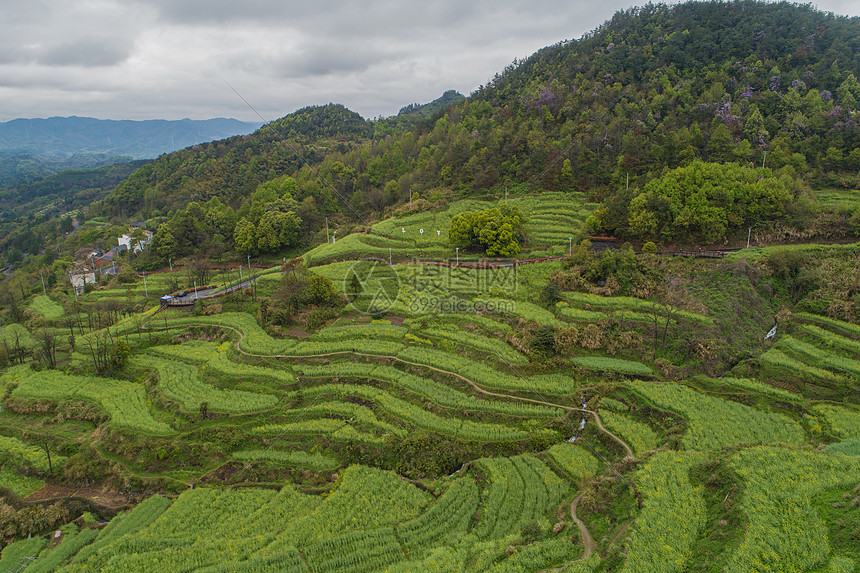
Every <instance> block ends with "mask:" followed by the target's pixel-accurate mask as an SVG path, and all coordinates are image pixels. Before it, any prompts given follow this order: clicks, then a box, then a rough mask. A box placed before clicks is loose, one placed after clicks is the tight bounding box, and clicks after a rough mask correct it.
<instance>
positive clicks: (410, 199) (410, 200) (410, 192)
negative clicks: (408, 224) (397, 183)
mask: <svg viewBox="0 0 860 573" xmlns="http://www.w3.org/2000/svg"><path fill="white" fill-rule="evenodd" d="M409 210H410V211H411V210H412V187H410V188H409Z"/></svg>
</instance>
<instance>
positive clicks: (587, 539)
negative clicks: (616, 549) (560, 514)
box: [570, 494, 597, 560]
mask: <svg viewBox="0 0 860 573" xmlns="http://www.w3.org/2000/svg"><path fill="white" fill-rule="evenodd" d="M582 495H583V494H579V495H578V496H576V499H574V500H573V501H572V502H571V504H570V518H571V519H572V520H573V522H574V523H575V524H576V525H577V527H579V534H580V535H581V536H582V545H583V546H585V549H584V550H583V551H582V558H581V560H585V559H588V558H589V557H591V554H592V553H594V551H595V550H596V549H597V546H596V545H595V544H594V539H593V538H592V537H591V533H589V532H588V528H587V527H585V524H584V523H583V522H582V520H581V519H579V518H578V517H576V506H577V504H579V500H580V499H582Z"/></svg>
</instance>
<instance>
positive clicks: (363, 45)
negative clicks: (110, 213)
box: [0, 0, 858, 121]
mask: <svg viewBox="0 0 860 573" xmlns="http://www.w3.org/2000/svg"><path fill="white" fill-rule="evenodd" d="M638 3H639V4H641V3H642V2H638ZM12 4H14V5H13V6H9V7H6V6H4V18H3V20H2V22H0V114H2V115H0V121H5V120H9V119H12V118H14V117H47V116H51V115H73V114H74V115H88V116H95V117H104V118H115V119H118V118H128V119H145V118H155V117H162V118H167V119H178V118H183V117H192V118H195V119H203V118H207V117H217V116H226V117H237V118H239V119H245V120H256V119H257V117H256V115H255V113H254V112H253V111H252V110H250V109H249V108H248V106H246V104H245V103H244V102H243V101H242V100H241V99H240V98H238V97H237V96H236V94H235V93H234V92H233V90H231V89H230V88H229V87H228V86H227V84H226V83H225V81H224V80H226V81H227V82H229V83H230V85H232V86H233V87H234V88H235V89H236V90H237V91H238V92H239V93H241V94H242V95H243V97H244V98H245V99H246V100H247V101H248V102H250V103H251V104H252V105H253V106H254V108H256V109H257V110H258V111H259V112H260V114H261V115H263V117H264V118H265V119H274V118H277V117H280V116H282V115H284V114H286V113H289V112H291V111H293V110H295V109H298V108H300V107H304V106H307V105H313V104H324V103H328V102H330V101H334V102H339V103H343V104H344V105H346V106H347V107H349V108H350V109H353V110H355V111H357V112H359V113H361V114H362V115H363V116H365V117H376V116H379V115H391V114H394V113H396V112H397V110H398V109H399V108H400V107H402V106H403V105H405V104H408V103H411V102H427V101H430V100H432V99H434V98H436V97H438V96H439V95H441V93H442V92H443V91H445V90H447V89H456V90H459V91H461V92H463V93H469V92H470V91H472V90H474V89H475V88H476V87H477V86H478V85H480V84H483V83H486V82H487V81H488V80H489V79H490V78H492V77H493V75H494V74H496V73H497V72H500V71H501V70H502V69H504V67H505V66H506V65H508V64H510V63H511V61H512V60H513V59H514V58H524V57H527V56H528V55H530V54H532V53H533V52H535V51H536V50H538V49H540V48H542V47H544V46H546V45H550V44H554V43H556V42H558V41H561V40H565V39H571V38H577V37H579V36H581V35H582V34H583V33H585V32H588V31H590V30H592V29H594V28H595V27H597V26H599V25H600V24H602V23H603V22H604V21H606V20H607V19H609V18H611V17H612V14H613V13H614V12H615V11H616V10H620V9H624V8H627V7H629V6H631V5H633V4H634V1H633V0H609V1H608V2H603V3H599V4H595V3H593V2H585V1H584V0H566V1H565V0H532V1H531V2H515V1H513V0H475V1H473V2H463V1H462V0H439V1H436V2H426V1H422V2H418V1H417V0H400V1H396V2H395V1H393V0H368V1H367V2H342V1H335V0H322V1H320V2H307V1H304V2H296V1H295V0H292V1H284V0H246V1H243V2H236V1H235V0H80V1H78V2H64V1H62V0H31V1H29V2H16V3H12ZM820 8H822V9H825V10H832V11H834V12H837V13H849V14H853V15H856V14H857V13H858V6H857V5H856V2H849V1H848V0H828V2H827V3H825V4H821V5H820Z"/></svg>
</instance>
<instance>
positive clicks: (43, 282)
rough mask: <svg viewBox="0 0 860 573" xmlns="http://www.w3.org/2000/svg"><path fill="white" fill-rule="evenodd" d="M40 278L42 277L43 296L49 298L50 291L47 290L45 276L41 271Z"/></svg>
mask: <svg viewBox="0 0 860 573" xmlns="http://www.w3.org/2000/svg"><path fill="white" fill-rule="evenodd" d="M39 276H40V277H42V294H44V295H45V296H48V291H47V290H46V289H45V275H44V274H42V271H39Z"/></svg>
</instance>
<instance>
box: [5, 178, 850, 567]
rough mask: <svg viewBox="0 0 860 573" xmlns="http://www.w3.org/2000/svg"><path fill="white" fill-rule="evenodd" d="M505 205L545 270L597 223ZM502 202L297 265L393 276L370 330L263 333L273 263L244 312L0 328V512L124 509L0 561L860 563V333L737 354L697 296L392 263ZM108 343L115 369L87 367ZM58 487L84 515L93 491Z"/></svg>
mask: <svg viewBox="0 0 860 573" xmlns="http://www.w3.org/2000/svg"><path fill="white" fill-rule="evenodd" d="M509 201H510V202H511V203H515V204H517V205H519V206H520V207H521V208H522V209H523V211H524V212H525V213H526V214H527V215H528V216H529V222H528V226H529V227H528V228H529V231H530V240H529V244H528V245H527V248H528V249H532V250H542V252H544V253H558V254H563V253H564V252H565V250H566V248H567V246H568V245H569V243H568V237H571V236H575V234H576V233H578V232H579V229H580V228H581V226H582V224H583V221H584V219H585V218H586V217H587V216H588V215H589V214H590V213H591V212H592V211H593V208H594V207H595V206H594V205H589V204H587V203H585V198H584V197H583V196H580V195H567V194H558V193H544V194H542V195H541V196H528V197H510V198H509ZM493 204H498V201H477V200H467V201H462V202H455V203H452V204H450V205H449V206H448V207H447V208H446V209H444V210H439V211H434V212H421V213H415V214H412V215H407V216H403V217H397V218H395V219H390V220H386V221H382V222H379V223H376V224H374V225H373V226H372V227H371V228H370V229H369V230H368V232H367V233H365V234H360V235H358V234H356V235H350V236H348V237H343V238H338V239H337V242H336V243H334V244H327V245H322V246H321V247H318V248H317V249H314V250H312V251H310V252H309V253H307V254H306V256H305V259H306V261H307V263H308V264H309V265H311V267H310V270H311V271H312V272H316V273H318V274H320V275H322V276H324V277H327V278H329V279H330V280H331V281H332V283H333V286H334V288H335V290H337V291H339V292H341V293H345V292H349V290H348V289H349V283H350V278H351V273H355V272H356V266H355V265H356V264H359V265H371V264H375V263H373V262H367V261H365V262H363V263H356V260H355V258H356V257H358V256H365V255H375V256H379V257H380V258H381V259H382V260H383V261H384V262H383V264H382V267H384V268H385V269H387V273H388V274H386V275H385V276H382V277H380V278H377V279H374V281H371V282H369V283H368V289H369V292H370V293H371V294H373V293H378V292H380V291H382V290H384V289H386V288H389V287H391V286H392V285H395V286H396V288H397V290H396V298H395V300H394V304H393V306H392V307H391V308H389V309H387V311H386V312H374V313H363V312H361V310H360V308H358V306H357V305H352V306H350V305H349V304H346V306H344V307H343V308H340V307H338V310H337V312H334V313H333V314H332V315H327V316H328V318H326V319H325V320H326V322H325V324H324V325H323V326H320V327H314V328H312V327H311V326H308V327H307V328H306V329H305V328H304V326H302V327H301V328H293V326H292V325H284V324H279V323H278V322H277V321H275V320H273V319H272V312H273V308H274V304H275V303H274V302H273V301H275V300H276V297H274V296H272V294H273V293H274V292H275V291H276V289H279V288H281V287H282V286H283V284H282V283H281V282H280V281H281V276H282V275H281V273H280V272H279V271H280V269H279V268H278V267H273V268H272V269H271V272H269V273H268V274H261V280H260V281H259V284H258V285H257V287H258V289H259V291H260V293H259V295H250V296H249V295H248V294H247V293H246V295H245V296H244V297H243V296H241V295H235V296H233V295H231V296H230V297H225V298H224V299H221V300H220V301H219V302H218V304H212V305H210V306H209V307H208V308H206V309H202V308H197V309H186V310H176V309H169V310H161V311H159V310H158V309H156V308H152V307H146V308H144V310H143V311H142V312H140V313H137V314H132V315H131V316H125V317H120V318H119V320H118V322H117V323H116V324H114V325H113V326H112V327H111V328H110V329H106V330H104V331H100V332H98V331H94V332H84V330H85V328H82V327H79V326H76V325H75V326H73V327H72V328H71V332H72V334H69V332H68V331H69V327H67V326H66V325H65V322H64V318H65V317H64V315H62V314H60V313H58V312H56V311H57V308H56V307H58V306H59V305H58V304H57V303H56V302H54V304H51V302H53V301H54V300H62V299H61V298H60V297H59V296H57V295H56V294H52V297H53V298H47V299H46V298H45V297H44V296H42V297H41V298H38V297H34V298H33V299H32V300H31V301H30V302H28V306H29V307H30V308H31V310H33V313H29V312H28V313H27V316H28V317H30V318H29V319H28V320H27V321H24V323H23V324H12V323H10V324H8V325H4V326H3V330H2V332H3V334H2V336H3V340H4V341H5V342H6V343H7V344H9V343H10V341H11V340H13V338H17V340H18V345H19V346H21V347H25V348H28V349H30V350H28V351H27V352H24V353H23V354H22V356H23V361H24V362H26V363H25V364H18V365H10V366H9V367H7V368H6V369H5V370H4V371H3V374H2V377H0V392H2V394H3V400H4V401H3V404H2V406H3V407H2V410H0V462H2V464H0V465H2V466H3V467H2V468H0V488H5V490H8V492H9V493H3V492H0V493H3V494H4V495H7V496H9V499H11V500H13V501H14V504H18V500H17V497H21V496H30V497H29V499H30V500H32V501H37V500H38V501H39V502H40V503H42V502H50V501H52V500H53V497H51V493H52V492H54V491H57V490H55V489H54V488H57V487H58V486H63V487H69V488H71V486H74V485H75V484H76V483H78V482H77V481H76V480H78V479H80V476H81V475H86V474H87V472H88V471H90V472H94V471H98V472H101V474H102V476H103V482H102V483H104V484H111V486H112V487H113V488H115V489H117V490H119V491H122V492H130V493H133V494H134V495H137V496H139V497H138V498H137V499H135V500H134V502H135V503H132V504H130V505H129V506H128V507H125V508H124V510H125V511H121V512H120V513H119V514H118V515H116V517H113V518H112V519H110V520H109V522H108V523H107V524H106V525H104V524H101V523H99V522H98V521H97V520H96V519H95V518H93V517H91V516H86V515H80V511H79V512H78V513H77V514H75V515H73V516H72V515H70V516H69V519H68V520H66V521H68V522H72V521H74V523H66V524H65V525H64V524H63V523H65V522H63V523H57V524H56V527H62V528H63V535H62V538H61V539H59V540H58V541H57V542H54V541H51V542H48V541H47V540H46V539H44V538H42V537H38V535H37V536H36V537H34V539H36V541H33V539H30V540H27V539H23V540H20V541H17V542H16V543H13V544H11V545H9V546H8V547H6V548H5V549H4V550H3V552H2V554H0V565H2V566H0V571H4V570H7V568H9V569H12V570H14V568H15V567H20V566H21V564H22V563H23V562H24V561H25V560H26V562H28V563H30V567H29V568H28V570H30V569H32V570H36V571H39V570H43V571H50V570H56V571H68V572H84V571H119V570H128V571H143V570H147V571H189V572H190V571H203V572H207V573H213V572H225V573H226V572H228V571H229V572H233V571H248V572H251V571H302V572H305V571H306V572H325V573H328V572H341V571H343V572H361V571H368V572H369V571H387V572H390V573H399V572H411V571H493V572H499V573H501V572H509V571H531V572H538V571H550V570H553V571H555V570H558V571H592V570H599V571H637V572H638V571H643V572H645V571H685V570H694V569H698V568H703V569H704V570H709V569H707V567H706V566H705V564H704V560H705V559H706V558H707V559H708V560H711V561H712V562H713V566H712V567H711V569H710V570H726V571H783V570H785V571H795V570H796V571H813V572H814V571H831V570H834V571H835V570H846V571H847V570H853V569H854V568H856V565H857V564H858V563H860V555H858V552H857V551H855V550H854V549H852V546H851V543H850V535H851V532H853V531H854V529H853V528H855V526H856V523H857V519H856V503H860V502H855V500H856V499H857V498H858V495H857V490H856V489H855V488H856V487H858V485H860V478H858V477H857V476H860V466H858V462H857V460H858V459H860V458H858V457H857V455H858V451H860V449H858V446H857V443H858V441H860V407H858V405H857V402H856V399H854V397H855V396H856V391H857V384H858V378H860V327H858V326H857V325H856V324H853V323H850V322H845V321H839V320H836V319H833V318H827V317H824V316H821V315H815V314H808V313H803V312H797V313H795V314H794V315H793V316H792V318H791V319H790V320H788V321H786V323H785V324H781V325H780V328H779V332H778V335H777V337H776V340H775V341H774V342H770V341H766V342H765V341H762V340H759V339H756V338H755V337H754V336H751V337H749V338H747V339H744V340H743V341H742V342H737V341H736V340H734V339H733V337H735V336H737V335H738V333H737V332H735V331H736V330H740V327H739V326H738V325H739V324H742V323H741V322H740V321H736V319H737V318H738V317H737V316H735V315H734V314H737V315H743V313H744V312H746V310H745V308H746V307H744V308H740V307H736V306H735V307H731V308H732V309H733V310H730V311H727V310H726V307H720V306H719V304H716V303H714V301H713V300H710V304H705V302H702V303H701V304H698V303H690V302H689V300H687V301H684V300H683V299H679V300H681V302H678V303H677V304H678V305H679V308H675V307H671V306H668V305H655V303H654V302H652V301H648V300H643V299H640V298H635V297H632V296H613V297H609V296H598V295H595V294H590V293H586V292H561V293H557V294H559V296H560V297H561V299H562V300H561V301H560V302H559V303H558V304H554V303H552V302H547V300H545V299H544V298H543V296H542V295H543V290H544V285H546V283H547V281H548V280H549V279H550V277H551V276H552V275H553V273H555V272H557V271H559V270H562V269H566V267H567V265H563V264H562V262H560V261H558V260H555V259H553V260H551V261H548V262H543V263H539V264H533V265H526V266H523V267H521V268H520V269H518V271H517V274H515V275H513V274H512V273H511V271H510V269H509V268H497V269H478V268H456V267H455V268H450V267H444V266H437V265H425V264H421V265H418V264H411V263H402V264H396V265H394V266H391V267H389V266H388V265H387V264H385V263H386V262H387V260H386V259H385V257H386V256H387V255H388V249H389V248H391V253H392V257H393V258H394V257H397V258H399V260H401V261H404V260H407V259H408V258H409V257H410V256H411V255H412V254H414V253H416V252H417V253H419V254H420V255H421V256H422V257H423V258H425V259H427V258H437V259H440V260H441V259H443V258H445V257H450V256H451V255H452V254H453V253H451V251H450V249H449V247H448V245H447V237H446V234H447V229H448V228H449V226H450V219H451V217H452V216H453V215H455V214H456V213H458V212H460V211H462V210H464V209H467V208H477V207H481V208H483V207H486V206H490V205H493ZM421 229H424V231H425V232H424V233H421V232H420V231H421ZM436 231H439V233H436ZM341 258H345V259H347V260H344V261H339V260H338V259H341ZM332 261H334V262H332ZM661 264H663V263H661ZM672 264H678V265H680V264H683V263H677V262H675V263H672ZM706 264H707V262H705V263H701V262H695V261H694V262H692V263H690V267H689V269H688V270H687V271H685V272H687V274H686V275H684V276H685V280H686V281H688V282H689V283H693V282H695V280H696V279H697V278H698V275H700V274H701V275H706V274H707V273H709V272H711V270H712V269H710V268H709V267H706V266H705V265H706ZM715 264H716V263H715ZM667 265H668V264H667ZM695 265H698V266H695ZM362 268H363V267H362ZM714 268H715V269H716V270H714V271H713V274H714V276H717V277H718V278H720V279H721V280H724V279H725V277H726V276H735V274H737V273H735V271H736V270H737V269H736V268H735V267H732V266H727V267H714ZM726 269H728V270H726ZM359 270H360V269H359ZM298 272H303V271H301V270H300V271H298ZM741 274H742V273H741ZM308 276H309V275H308ZM148 280H149V281H151V282H150V283H149V286H150V287H151V288H153V289H155V290H157V289H159V288H162V287H165V286H166V285H167V282H168V280H169V277H164V276H161V277H153V278H151V279H150V278H149V277H148ZM219 280H225V281H227V280H230V275H229V273H225V274H224V275H223V276H220V277H219ZM511 281H513V282H511ZM141 286H142V285H140V284H137V283H136V284H135V285H134V286H133V289H132V294H133V295H134V296H135V301H136V304H142V303H145V301H144V300H142V299H141V297H140V296H139V295H138V292H139V291H140V288H141ZM699 286H700V287H701V285H699ZM717 286H720V287H721V286H722V283H719V284H718V285H717ZM702 288H704V287H702ZM114 290H116V291H117V293H118V292H119V291H122V294H119V296H120V297H123V298H124V297H125V294H124V292H125V291H123V290H122V289H114ZM595 290H596V291H598V290H597V289H595ZM717 290H719V289H717ZM599 292H605V291H599ZM690 292H693V291H692V290H691V291H690ZM697 292H698V291H697ZM702 292H703V291H702ZM117 293H111V292H108V291H100V293H99V295H98V296H102V298H103V299H104V298H105V297H107V298H110V297H114V296H115V295H117ZM270 296H271V298H268V297H270ZM95 297H96V295H94V297H93V298H95ZM704 298H705V297H703V299H704ZM706 302H707V301H706ZM719 302H721V300H717V303H719ZM722 302H725V301H724V300H723V301H722ZM729 302H730V303H732V302H733V301H729ZM450 303H453V304H454V306H453V307H449V308H447V309H446V308H445V307H444V305H445V304H450ZM344 304H345V303H344ZM55 305H56V306H55ZM458 305H459V306H458ZM680 306H683V308H684V309H687V310H683V309H682V308H680ZM751 306H754V305H751ZM60 308H62V307H60ZM463 308H465V309H466V310H465V311H464V310H463ZM693 310H695V311H696V312H693ZM766 310H767V312H769V311H770V309H766ZM766 310H761V313H762V314H766ZM732 313H734V314H732ZM767 316H769V315H767ZM655 317H657V318H658V319H659V320H658V322H659V327H660V328H659V329H658V328H657V327H656V326H655ZM667 317H668V322H667ZM741 318H742V319H743V320H745V321H747V322H746V323H743V326H744V327H747V326H749V324H750V323H752V322H755V323H756V325H759V326H760V324H761V319H760V316H755V317H752V318H751V317H749V316H742V317H741ZM753 319H755V320H753ZM767 320H769V318H768V319H767ZM40 324H47V325H48V326H49V327H50V328H53V329H54V330H53V331H52V332H56V333H57V334H60V333H61V334H62V336H63V337H64V338H62V339H61V341H62V343H61V344H62V347H63V348H62V350H61V353H62V354H63V355H62V357H61V360H60V364H59V367H58V368H56V369H52V368H50V366H49V365H48V364H46V363H45V362H44V361H43V360H41V359H39V357H38V341H37V339H36V337H35V336H34V333H35V330H31V329H33V328H34V325H40ZM308 324H310V322H308ZM765 330H766V329H765ZM595 332H596V333H597V334H598V335H599V336H593V337H591V338H589V336H590V335H592V334H594V333H595ZM667 332H668V333H669V335H668V337H667V336H666V333H667ZM587 333H588V335H587ZM763 334H764V333H761V335H762V336H761V337H763ZM68 336H74V340H71V339H69V338H68ZM97 336H101V337H102V340H105V341H108V342H109V344H110V345H111V346H110V347H109V348H108V355H109V358H110V359H111V360H113V361H114V362H113V363H112V365H111V366H110V367H109V368H106V369H105V370H104V371H98V372H97V371H96V369H95V367H94V366H93V364H92V361H91V359H92V357H91V356H90V355H89V354H91V353H92V352H93V350H94V346H95V342H96V340H97V338H96V337H97ZM673 336H674V339H672V338H673ZM10 337H11V338H10ZM541 337H542V340H543V343H544V344H545V346H548V347H549V349H548V350H547V349H546V348H543V349H541V347H540V345H539V344H537V342H538V341H539V340H540V339H541ZM761 337H759V338H761ZM666 338H669V339H671V340H669V341H668V343H667V342H666ZM727 341H732V342H731V343H730V342H727ZM71 342H73V343H74V344H75V347H74V348H72V347H71V346H70V344H69V343H71ZM120 342H124V343H125V345H123V344H120ZM731 344H735V346H731ZM126 347H127V348H128V350H127V351H128V353H129V355H128V356H127V357H126V359H125V361H124V362H123V361H122V360H121V359H122V358H123V357H122V356H120V355H117V352H118V351H124V349H125V348H126ZM729 361H733V362H732V364H731V365H729V364H728V363H729ZM704 372H707V373H708V375H707V376H706V375H703V374H702V373H704ZM598 408H599V410H598ZM49 455H50V458H51V463H50V464H48V462H47V460H48V456H49ZM810 476H811V477H810ZM804 479H805V480H806V481H803V480H804ZM800 482H803V484H802V485H800V486H796V484H798V483H800ZM152 492H164V493H169V494H172V495H171V496H170V497H166V496H162V495H158V494H156V495H151V493H152ZM67 493H69V494H71V493H75V494H78V495H81V496H84V497H87V499H90V501H91V502H93V504H94V505H92V506H88V507H91V508H92V511H93V512H98V511H99V510H98V509H96V508H98V507H99V505H98V503H99V496H100V495H102V494H103V492H95V493H92V492H89V491H84V490H82V491H81V492H79V491H77V490H71V489H70V491H69V492H67ZM57 495H60V494H57ZM12 496H16V497H12ZM14 504H13V505H9V507H11V508H13V509H12V510H10V511H13V512H14V511H15V510H16V509H17V507H19V506H18V505H14ZM46 505H47V504H46V503H42V505H40V507H42V506H46ZM4 507H5V506H4ZM81 507H82V506H81ZM0 509H2V508H0ZM81 511H82V510H81ZM99 515H100V516H101V515H102V514H99ZM834 516H835V517H834ZM723 522H725V523H726V524H728V525H721V523H723ZM835 524H839V526H838V527H837V526H836V525H835ZM55 530H56V529H55V528H54V525H51V531H52V532H53V531H55ZM45 531H47V529H45ZM40 533H41V532H40ZM18 537H23V535H18ZM30 558H35V560H31V559H30Z"/></svg>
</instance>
